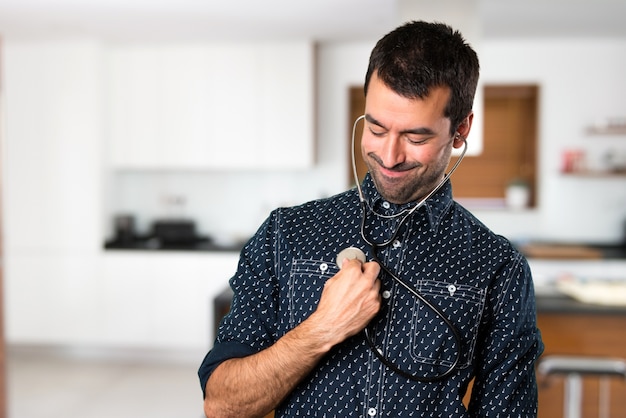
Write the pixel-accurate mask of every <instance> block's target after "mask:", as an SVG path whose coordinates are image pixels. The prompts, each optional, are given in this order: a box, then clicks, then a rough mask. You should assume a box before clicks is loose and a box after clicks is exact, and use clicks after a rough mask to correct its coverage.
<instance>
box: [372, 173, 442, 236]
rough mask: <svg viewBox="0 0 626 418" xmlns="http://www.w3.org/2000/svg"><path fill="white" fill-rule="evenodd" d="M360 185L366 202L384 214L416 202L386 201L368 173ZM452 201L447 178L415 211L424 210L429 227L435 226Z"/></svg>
mask: <svg viewBox="0 0 626 418" xmlns="http://www.w3.org/2000/svg"><path fill="white" fill-rule="evenodd" d="M361 187H362V189H363V196H364V197H365V200H366V201H367V202H368V204H369V205H370V206H371V207H372V208H374V210H375V211H377V212H385V214H386V215H393V214H396V213H399V212H401V211H402V210H405V209H410V208H411V207H413V206H414V205H415V204H416V203H417V202H409V203H405V204H402V205H397V204H394V203H391V202H386V201H385V200H384V199H383V197H382V196H381V195H380V193H379V192H378V190H377V189H376V186H375V185H374V181H373V180H372V177H371V175H370V173H367V174H366V176H365V178H364V179H363V183H362V185H361ZM452 203H453V200H452V184H451V183H450V179H447V180H446V181H445V183H444V184H443V186H441V188H440V189H439V190H437V191H436V192H435V194H433V195H432V196H431V197H429V198H428V200H427V201H426V203H424V205H423V206H422V207H421V208H419V209H418V210H417V211H418V212H424V211H425V212H426V217H427V219H428V222H429V223H430V226H431V228H436V227H437V226H438V225H439V223H440V222H441V219H442V218H443V216H444V215H445V214H446V212H447V211H448V209H449V208H450V206H451V205H452Z"/></svg>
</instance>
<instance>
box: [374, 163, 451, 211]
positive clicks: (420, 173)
mask: <svg viewBox="0 0 626 418" xmlns="http://www.w3.org/2000/svg"><path fill="white" fill-rule="evenodd" d="M368 157H369V158H367V159H366V165H367V168H368V170H369V172H370V175H371V176H372V180H373V181H374V185H375V186H376V190H378V193H380V195H381V196H382V197H383V198H384V199H385V200H387V201H388V202H391V203H395V204H399V205H401V204H405V203H409V202H413V201H417V200H419V199H421V198H423V197H424V196H426V195H427V194H428V193H430V192H431V191H432V190H433V189H434V188H435V187H436V186H437V185H438V184H439V182H441V180H442V179H443V176H444V174H445V170H446V168H447V166H448V162H449V158H442V159H441V160H440V161H439V162H437V163H436V164H434V165H430V166H424V165H423V164H421V163H419V162H412V163H402V164H398V165H396V166H394V167H391V168H387V167H385V168H386V169H387V170H392V171H395V172H398V173H404V175H403V176H402V177H394V178H390V177H387V176H385V175H384V174H382V173H381V170H380V168H381V167H384V166H383V164H382V160H380V158H379V157H378V156H376V155H375V154H373V153H370V154H368Z"/></svg>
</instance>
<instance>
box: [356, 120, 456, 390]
mask: <svg viewBox="0 0 626 418" xmlns="http://www.w3.org/2000/svg"><path fill="white" fill-rule="evenodd" d="M363 119H365V115H361V116H359V117H358V118H357V119H356V120H355V121H354V125H353V126H352V172H353V175H354V180H355V182H356V188H357V191H358V194H359V200H360V204H361V213H362V214H361V223H360V233H361V237H362V238H363V241H365V242H366V243H367V244H368V245H369V246H370V247H371V250H372V258H373V260H374V261H375V262H377V263H378V264H379V265H380V267H381V270H382V271H383V272H384V273H385V274H387V275H388V276H389V277H391V279H392V280H393V281H395V282H396V283H397V284H399V285H400V286H402V287H403V288H404V289H406V290H407V291H408V292H409V293H411V294H412V295H413V296H415V297H416V298H417V299H418V300H420V301H421V302H422V303H423V304H424V305H425V306H427V307H428V308H429V309H431V310H432V311H433V312H434V313H435V315H437V316H438V317H440V318H441V320H442V321H443V322H444V324H445V325H446V326H447V327H448V329H449V330H450V332H451V333H452V337H453V339H454V343H455V345H456V348H457V350H456V355H455V358H454V360H453V361H452V363H451V364H450V366H449V367H448V368H447V369H446V370H445V371H444V372H442V373H439V374H437V375H434V376H417V375H414V374H411V373H408V372H406V371H404V370H402V369H400V368H399V367H397V366H396V365H395V364H393V363H392V362H391V361H390V360H389V359H388V358H386V357H385V356H384V354H383V353H382V351H381V350H380V349H379V348H378V347H376V344H375V343H374V341H373V339H372V336H371V335H370V331H369V328H370V326H371V324H370V325H368V326H367V327H365V329H364V334H365V339H366V341H367V344H368V345H369V347H370V349H371V351H372V352H373V353H374V354H375V355H376V356H377V357H378V359H379V360H380V361H381V362H382V363H383V364H384V365H385V366H387V367H388V368H389V369H391V370H393V371H395V372H396V373H398V374H400V375H401V376H404V377H406V378H408V379H410V380H414V381H419V382H434V381H438V380H442V379H445V378H446V377H448V376H449V375H451V374H452V373H453V372H454V370H455V369H456V368H457V366H458V364H459V362H460V360H461V352H462V350H461V348H462V345H461V344H462V340H461V334H460V333H459V330H458V329H457V327H456V326H455V325H454V324H453V323H452V321H450V319H449V318H448V317H447V316H446V315H445V314H444V313H443V312H442V311H441V309H439V308H438V307H437V306H436V305H434V304H433V303H431V302H430V301H429V300H428V299H426V298H425V297H424V296H423V295H422V294H421V293H420V292H419V291H417V290H416V289H414V288H413V287H412V286H411V285H409V284H408V283H406V282H404V281H403V280H401V279H400V278H399V277H398V276H397V275H396V274H395V273H394V272H392V271H391V270H390V269H389V268H388V267H387V266H386V265H385V264H384V263H383V262H382V261H381V260H380V258H379V257H378V251H379V250H380V249H382V248H385V247H387V246H389V245H391V244H392V243H393V242H394V241H395V240H396V238H397V236H398V234H399V232H400V230H401V229H402V226H403V225H404V224H405V223H406V221H407V220H408V218H409V217H410V216H411V215H412V214H413V213H414V212H415V211H416V210H417V209H419V208H420V207H422V206H423V205H424V204H425V203H426V201H427V200H428V199H429V198H430V197H431V196H432V195H433V194H434V193H436V192H437V191H438V190H439V189H440V188H441V187H442V186H443V185H444V184H445V183H446V181H447V180H448V179H449V178H450V176H451V175H452V173H454V171H455V170H456V169H457V167H458V166H459V164H460V163H461V161H462V160H463V157H464V156H465V153H466V152H467V140H466V139H465V138H463V142H464V148H463V151H462V152H461V155H460V156H459V158H458V160H457V161H456V163H455V164H454V165H453V166H452V169H451V170H450V171H449V172H448V173H447V174H446V175H445V176H444V177H443V179H442V180H441V181H440V182H439V184H437V186H435V188H434V189H433V190H431V191H430V192H429V193H428V194H427V195H426V196H425V197H424V198H422V200H420V201H419V202H418V203H417V204H415V205H414V206H413V207H411V208H410V209H409V208H407V209H404V210H403V211H401V212H399V213H397V214H394V215H391V216H389V215H383V214H379V213H377V212H376V211H375V210H374V209H373V208H372V207H371V206H370V205H369V204H368V202H367V200H366V199H365V196H364V194H363V191H362V189H361V185H360V182H359V178H358V173H357V170H356V155H355V133H356V127H357V124H358V123H359V121H361V120H363ZM368 212H369V213H371V214H373V215H374V216H378V217H381V218H387V219H393V218H397V217H400V216H401V218H400V220H399V222H398V225H397V226H396V228H395V231H394V232H393V234H391V238H389V239H387V240H383V241H382V242H376V241H374V240H373V239H368V238H367V236H366V233H365V224H366V222H367V217H368Z"/></svg>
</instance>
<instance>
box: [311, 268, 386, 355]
mask: <svg viewBox="0 0 626 418" xmlns="http://www.w3.org/2000/svg"><path fill="white" fill-rule="evenodd" d="M378 273H380V266H379V265H378V263H375V262H366V263H361V262H360V261H359V260H354V259H353V260H350V259H346V260H344V262H343V265H342V266H341V270H340V271H339V273H337V274H336V275H335V276H333V277H331V278H330V279H328V281H326V284H325V285H324V290H323V291H322V296H321V299H320V302H319V304H318V306H317V309H316V311H315V313H314V314H313V315H311V318H310V319H311V320H314V321H316V324H318V329H323V330H324V331H326V332H328V338H329V339H330V340H331V344H332V345H334V344H337V343H339V342H341V341H343V340H345V339H346V338H348V337H350V336H352V335H355V334H357V333H358V332H360V331H361V330H362V329H363V328H365V327H366V326H367V324H368V323H369V322H370V321H371V319H372V318H373V317H374V316H375V315H376V313H378V311H379V309H380V304H381V296H380V280H379V279H378Z"/></svg>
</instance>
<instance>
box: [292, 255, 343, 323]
mask: <svg viewBox="0 0 626 418" xmlns="http://www.w3.org/2000/svg"><path fill="white" fill-rule="evenodd" d="M338 271H339V268H338V267H337V265H336V264H335V263H333V262H326V261H322V260H302V259H296V260H294V261H293V264H292V265H291V270H290V272H289V286H288V290H287V300H288V310H289V325H290V327H291V328H293V327H295V326H296V325H298V324H299V323H300V322H302V321H304V320H305V319H306V318H308V317H309V315H311V314H312V313H313V311H314V310H315V308H317V305H318V303H319V300H320V297H321V295H322V290H323V289H324V284H325V283H326V280H328V279H330V278H331V277H333V276H334V275H335V274H337V272H338Z"/></svg>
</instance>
